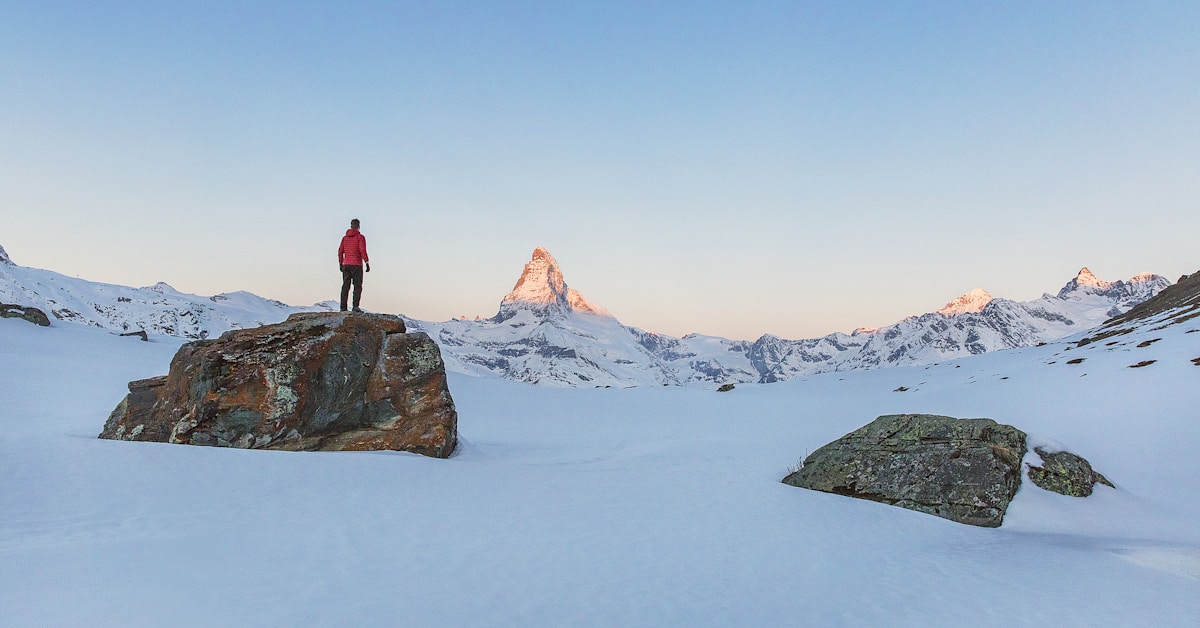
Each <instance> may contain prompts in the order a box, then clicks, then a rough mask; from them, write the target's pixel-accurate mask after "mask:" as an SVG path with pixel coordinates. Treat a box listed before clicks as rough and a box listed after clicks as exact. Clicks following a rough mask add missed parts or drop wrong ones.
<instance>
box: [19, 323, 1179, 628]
mask: <svg viewBox="0 0 1200 628" xmlns="http://www.w3.org/2000/svg"><path fill="white" fill-rule="evenodd" d="M1183 317H1184V316H1177V317H1176V318H1183ZM1161 325H1162V322H1161V321H1160V320H1158V319H1154V320H1150V319H1146V324H1145V325H1136V326H1134V327H1132V328H1129V331H1127V332H1125V333H1123V334H1122V335H1120V336H1119V337H1114V338H1111V339H1107V340H1104V341H1096V342H1092V343H1090V344H1087V345H1085V346H1078V345H1077V343H1074V342H1066V341H1061V342H1052V343H1050V344H1048V345H1045V346H1041V347H1036V346H1035V347H1027V348H1021V349H1016V350H1012V351H1003V352H996V353H990V354H986V355H981V356H975V357H970V358H967V359H963V360H958V361H955V362H952V363H944V364H937V365H928V366H918V367H903V366H902V367H897V368H889V369H878V370H872V371H857V372H849V373H829V374H824V375H814V376H807V377H801V378H797V379H795V380H793V381H790V382H784V383H780V384H771V385H757V384H740V385H738V386H737V387H736V389H735V390H733V391H731V392H727V393H717V392H714V391H712V390H710V389H704V388H702V387H695V386H693V387H689V388H686V389H685V388H683V387H667V388H664V387H661V386H660V387H649V386H647V387H641V388H638V389H633V390H619V389H600V390H596V389H560V388H559V389H556V388H548V387H541V386H528V385H522V384H518V383H513V382H509V381H503V380H499V379H497V378H478V377H469V376H464V375H461V374H457V373H452V374H451V377H450V389H451V393H452V394H453V395H454V400H455V402H456V405H457V407H458V412H459V431H460V437H461V442H463V443H464V444H463V447H462V450H461V451H460V452H459V453H458V454H457V455H455V456H454V457H452V458H450V459H449V460H437V459H432V458H425V457H421V456H416V455H411V454H400V453H388V452H371V453H348V452H338V453H332V452H326V453H295V452H272V451H247V450H237V449H218V448H209V447H188V446H181V445H167V444H161V443H131V442H122V441H105V440H98V439H96V434H97V433H98V432H99V431H100V429H101V427H102V426H103V424H104V420H105V417H106V416H107V415H108V413H109V412H110V411H111V410H112V408H113V407H114V406H115V405H116V404H117V402H118V401H119V400H120V399H121V398H122V396H123V395H124V394H125V391H126V389H125V384H126V382H128V381H129V380H133V379H141V378H145V377H151V376H155V375H161V374H163V373H165V372H166V371H167V367H168V363H169V361H170V359H171V356H172V355H173V354H174V351H175V348H176V347H177V346H178V344H179V342H180V341H179V340H176V339H171V338H163V337H159V338H156V339H155V340H157V342H149V343H143V342H128V341H122V340H121V339H119V338H115V337H113V336H112V335H111V334H109V333H107V332H105V331H104V330H99V329H94V328H89V327H86V326H81V325H55V326H52V327H48V328H43V327H36V326H34V325H30V324H29V323H26V322H25V321H21V320H11V319H4V320H0V400H3V403H0V434H2V435H3V437H2V438H0V565H2V567H0V624H3V625H5V626H14V627H25V626H64V627H73V626H88V627H91V626H173V627H178V628H188V627H191V626H345V625H353V626H395V625H419V626H564V625H567V626H576V625H578V626H698V627H702V626H796V625H815V626H920V627H928V626H945V625H959V624H963V623H964V622H965V623H969V624H970V625H972V626H983V627H992V626H996V627H1001V626H1004V627H1008V626H1194V625H1195V624H1196V618H1197V617H1200V595H1198V592H1200V526H1197V525H1196V522H1197V521H1200V498H1198V497H1200V475H1198V474H1197V473H1196V471H1195V466H1194V465H1193V464H1192V463H1191V461H1192V460H1193V459H1194V457H1195V452H1196V451H1197V450H1198V449H1200V430H1198V429H1197V423H1196V409H1197V408H1198V407H1200V386H1196V385H1195V382H1196V378H1197V376H1198V375H1200V367H1198V366H1194V365H1193V363H1192V360H1193V359H1200V317H1197V318H1191V319H1188V320H1185V321H1182V322H1177V323H1175V324H1173V325H1170V326H1167V327H1165V328H1163V329H1157V328H1158V327H1160V326H1161ZM693 340H694V341H696V342H699V341H700V339H693ZM1110 342H1111V343H1113V344H1109V343H1110ZM1149 361H1153V363H1151V364H1149V365H1147V366H1142V367H1138V368H1130V367H1131V366H1134V365H1137V364H1141V363H1143V362H1149ZM902 388H903V389H904V390H903V391H901V390H900V389H902ZM896 412H931V413H937V414H947V415H951V416H958V417H991V418H994V419H996V420H998V421H1001V422H1004V423H1009V424H1012V425H1015V426H1017V427H1019V428H1021V429H1023V430H1025V431H1027V432H1029V433H1030V434H1031V435H1032V436H1034V437H1035V438H1036V439H1037V442H1046V441H1049V440H1054V441H1058V442H1059V443H1061V444H1062V445H1064V446H1066V447H1067V448H1068V449H1070V450H1072V451H1075V452H1077V453H1079V454H1081V455H1083V456H1084V457H1086V458H1087V459H1088V460H1089V461H1090V462H1091V463H1092V464H1093V465H1095V467H1096V468H1097V469H1098V470H1099V471H1101V472H1102V473H1104V474H1105V475H1106V477H1108V478H1109V479H1110V480H1112V481H1113V482H1114V483H1115V484H1116V486H1117V488H1116V489H1109V488H1107V487H1099V488H1098V489H1097V492H1096V493H1095V494H1093V495H1092V496H1091V497H1088V498H1086V499H1081V498H1074V497H1065V496H1061V495H1056V494H1052V493H1047V492H1045V491H1042V490H1040V489H1037V488H1035V487H1032V486H1031V485H1030V484H1029V483H1028V482H1025V483H1024V484H1023V486H1022V488H1021V490H1020V491H1019V492H1018V493H1017V495H1016V497H1015V499H1014V500H1013V502H1012V504H1011V505H1010V507H1009V510H1008V514H1007V516H1006V517H1005V521H1004V525H1003V527H1001V528H999V529H986V528H976V527H971V526H964V525H960V524H956V523H952V522H950V521H946V520H944V519H939V518H937V517H933V516H929V515H924V514H921V513H916V512H913V511H910V510H905V509H902V508H896V507H891V506H885V505H882V504H878V503H873V502H869V501H865V500H856V499H850V498H845V497H841V496H838V495H830V494H826V493H819V492H815V491H808V490H803V489H798V488H793V487H790V486H786V485H784V484H782V483H780V479H781V478H782V477H783V476H784V475H785V474H786V473H787V468H788V467H789V466H790V465H794V464H795V462H796V460H797V458H800V457H802V456H804V455H805V454H806V452H811V451H812V450H814V449H816V448H817V447H819V446H821V445H823V444H825V443H827V442H829V441H831V440H833V439H835V438H837V437H839V436H842V435H843V434H846V433H847V432H850V431H851V430H853V429H855V428H857V427H859V426H861V425H863V424H865V423H867V422H869V421H871V420H872V419H874V418H875V417H876V416H879V415H881V414H890V413H896Z"/></svg>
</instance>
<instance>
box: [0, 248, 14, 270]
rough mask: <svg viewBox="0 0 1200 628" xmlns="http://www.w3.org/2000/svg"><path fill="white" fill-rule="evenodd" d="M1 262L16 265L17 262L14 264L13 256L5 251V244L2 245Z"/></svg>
mask: <svg viewBox="0 0 1200 628" xmlns="http://www.w3.org/2000/svg"><path fill="white" fill-rule="evenodd" d="M0 264H8V265H10V266H16V264H13V261H12V258H11V257H9V256H8V253H7V252H5V250H4V247H3V246H0Z"/></svg>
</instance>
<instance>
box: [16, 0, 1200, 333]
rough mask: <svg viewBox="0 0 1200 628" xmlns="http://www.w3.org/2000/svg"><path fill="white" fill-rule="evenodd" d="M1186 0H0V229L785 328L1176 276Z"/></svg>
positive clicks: (1189, 124) (398, 288) (415, 298)
mask: <svg viewBox="0 0 1200 628" xmlns="http://www.w3.org/2000/svg"><path fill="white" fill-rule="evenodd" d="M1198 33H1200V3H1197V2H1194V1H1188V2H1176V3H1166V2H1118V3H1109V2H1098V1H1087V2H1057V1H1055V2H1044V1H1038V2H1029V3H1021V2H1004V3H981V2H921V3H906V2H877V3H876V2H828V3H819V2H794V1H785V2H737V3H734V2H720V3H707V2H690V1H689V2H677V3H669V2H645V1H639V2H628V3H623V2H615V1H604V2H595V3H585V2H557V1H556V2H541V3H539V2H512V1H505V2H491V3H476V2H421V3H405V2H370V3H355V2H337V3H333V2H330V3H305V2H278V3H272V2H236V3H233V2H218V1H206V2H197V3H186V2H157V1H146V2H105V3H83V2H5V3H3V4H0V245H3V246H4V247H5V248H6V249H7V250H8V252H9V253H10V254H11V255H12V257H13V258H14V260H15V261H16V262H17V263H19V264H22V265H26V266H35V267H40V268H49V269H52V270H56V271H58V272H62V273H64V274H68V275H73V276H80V277H84V278H87V279H92V280H97V281H107V282H112V283H121V284H127V285H147V284H151V283H154V282H156V281H166V282H168V283H170V284H172V285H174V286H175V287H176V288H178V289H180V290H184V291H187V292H194V293H199V294H213V293H217V292H226V291H233V290H239V289H243V290H250V291H252V292H255V293H257V294H260V295H263V296H269V297H272V298H278V299H281V300H283V301H287V302H289V303H294V304H309V303H313V302H316V301H320V300H325V299H330V298H336V296H337V289H338V285H339V283H340V275H339V274H338V272H337V267H336V259H335V249H336V246H337V242H338V239H339V237H340V235H341V233H342V232H343V230H344V229H345V228H346V226H347V223H348V221H349V219H350V218H353V217H358V218H360V219H362V221H363V231H364V233H365V234H366V235H367V237H368V242H369V245H370V253H371V256H372V259H373V260H374V262H375V263H374V264H373V272H372V273H371V274H370V275H368V276H367V288H366V290H367V291H366V296H365V299H364V305H365V306H366V307H368V308H371V309H376V310H378V311H389V312H400V313H404V314H407V315H410V316H414V317H417V318H423V319H428V320H444V319H447V318H450V317H453V316H457V315H460V314H466V315H470V316H473V315H475V314H481V315H484V316H490V315H491V314H494V313H495V311H496V309H497V306H498V304H499V300H500V298H501V297H502V296H503V295H504V294H505V293H506V292H507V291H508V290H509V289H511V287H512V284H513V283H514V282H515V281H516V279H517V276H518V274H519V273H520V270H521V267H522V265H523V264H524V263H525V262H526V261H527V260H528V257H529V255H530V253H531V252H532V251H533V249H534V248H535V247H537V246H545V247H547V248H548V249H549V250H550V251H551V253H553V254H554V255H555V257H557V259H558V260H559V262H560V264H561V265H562V267H563V270H564V272H565V274H566V279H567V282H568V283H569V284H570V285H571V286H572V287H574V288H576V289H578V290H579V291H580V292H582V293H583V294H584V296H586V297H588V298H589V299H591V300H593V301H595V302H597V303H599V304H600V305H602V306H604V307H607V308H608V309H609V310H611V311H612V312H613V313H614V314H615V315H616V316H617V317H618V318H620V319H621V320H622V322H625V323H626V324H630V325H636V326H639V327H643V328H647V329H651V330H654V331H660V332H666V333H672V334H683V333H687V332H702V333H709V334H717V335H723V336H728V337H735V338H754V337H757V336H758V335H759V334H761V333H764V332H770V333H774V334H777V335H781V336H784V337H790V338H801V337H811V336H817V335H821V334H824V333H828V332H831V331H836V330H841V331H849V330H850V329H853V328H855V327H858V326H879V325H884V324H888V323H891V322H895V321H896V320H898V319H899V318H902V317H904V316H907V315H910V314H915V313H920V312H926V311H932V310H935V309H937V308H938V307H940V306H941V305H942V304H944V303H945V302H947V301H949V300H950V299H952V298H954V297H955V296H957V295H959V294H961V293H963V292H966V291H968V290H970V289H971V288H975V287H983V288H986V289H987V290H989V291H991V292H992V293H993V294H994V295H996V296H1004V297H1009V298H1016V299H1022V300H1024V299H1030V298H1035V297H1037V296H1039V295H1040V294H1041V293H1042V292H1045V291H1054V290H1057V288H1058V287H1060V286H1061V284H1063V283H1065V282H1066V281H1067V280H1068V279H1070V278H1071V277H1073V276H1074V273H1075V272H1076V271H1077V270H1078V269H1079V267H1080V266H1084V265H1087V266H1090V267H1091V268H1092V270H1093V271H1095V272H1096V274H1097V275H1099V276H1100V277H1102V278H1105V279H1120V278H1127V277H1129V276H1131V275H1133V274H1135V273H1138V272H1141V271H1152V272H1158V273H1161V274H1164V275H1166V276H1168V277H1169V278H1170V279H1172V280H1174V279H1176V278H1177V277H1178V276H1179V275H1180V274H1182V273H1190V272H1194V271H1196V270H1200V254H1197V251H1198V250H1200V247H1197V246H1196V241H1197V240H1196V238H1197V234H1198V233H1200V35H1198Z"/></svg>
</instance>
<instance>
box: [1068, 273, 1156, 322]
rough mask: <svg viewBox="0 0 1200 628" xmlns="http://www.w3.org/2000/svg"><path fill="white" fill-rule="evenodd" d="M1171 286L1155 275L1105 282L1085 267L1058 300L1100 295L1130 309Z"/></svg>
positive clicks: (1142, 275)
mask: <svg viewBox="0 0 1200 628" xmlns="http://www.w3.org/2000/svg"><path fill="white" fill-rule="evenodd" d="M1169 285H1171V282H1170V281H1167V280H1166V279H1165V278H1163V277H1161V276H1159V275H1155V274H1154V273H1142V274H1140V275H1135V276H1134V277H1132V278H1130V279H1129V281H1119V280H1118V281H1105V280H1103V279H1100V278H1099V277H1097V276H1096V275H1095V274H1093V273H1092V271H1091V269H1089V268H1088V267H1087V266H1084V267H1083V268H1081V269H1079V274H1077V275H1075V278H1074V279H1072V280H1071V281H1068V282H1067V285H1065V286H1063V288H1062V290H1059V291H1058V298H1060V299H1072V298H1074V299H1078V298H1086V297H1087V295H1099V296H1104V297H1108V298H1112V299H1114V300H1116V301H1117V302H1118V303H1119V304H1122V305H1123V306H1124V307H1130V306H1132V305H1134V303H1133V302H1141V301H1145V300H1146V299H1148V298H1150V297H1151V296H1154V294H1155V293H1156V292H1158V291H1161V290H1162V289H1164V288H1166V287H1167V286H1169ZM1114 315H1115V314H1114Z"/></svg>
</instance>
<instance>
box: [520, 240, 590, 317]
mask: <svg viewBox="0 0 1200 628" xmlns="http://www.w3.org/2000/svg"><path fill="white" fill-rule="evenodd" d="M513 309H531V310H534V311H536V312H540V313H545V314H552V313H558V314H565V313H569V312H583V313H587V314H596V315H599V316H611V314H609V313H608V311H606V310H605V309H604V308H602V307H600V306H598V305H595V304H593V303H591V302H590V301H588V300H587V299H585V298H583V295H581V294H579V292H578V291H576V290H574V289H573V288H569V287H567V283H566V281H564V280H563V274H562V270H560V269H559V267H558V261H557V260H555V259H554V256H553V255H551V254H550V251H547V250H546V249H545V248H543V247H540V246H539V247H537V248H536V249H534V250H533V256H532V257H531V258H530V260H529V263H527V264H525V269H524V270H523V271H521V277H520V278H519V279H517V283H516V285H514V286H513V289H512V292H509V293H508V294H506V295H504V299H503V300H501V301H500V313H499V314H498V316H499V317H500V318H502V319H503V318H508V316H506V315H505V314H506V312H511V311H512V310H513Z"/></svg>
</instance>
